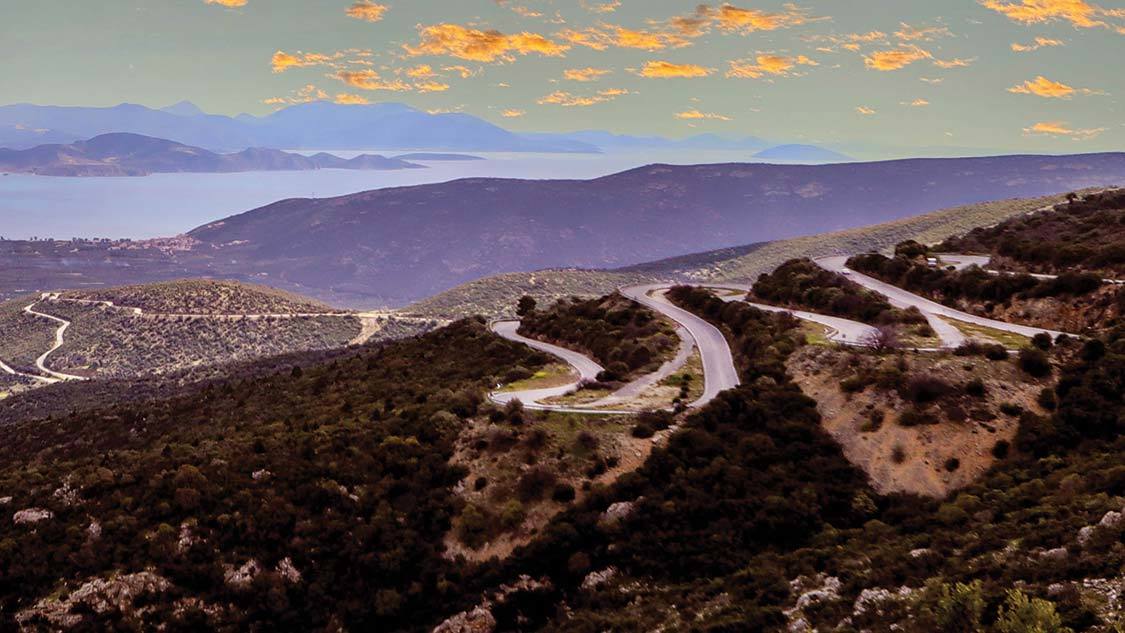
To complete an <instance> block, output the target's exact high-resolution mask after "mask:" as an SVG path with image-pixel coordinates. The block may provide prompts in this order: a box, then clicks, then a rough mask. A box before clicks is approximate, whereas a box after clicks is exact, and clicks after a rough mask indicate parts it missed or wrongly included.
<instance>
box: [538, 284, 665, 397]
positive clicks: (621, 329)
mask: <svg viewBox="0 0 1125 633" xmlns="http://www.w3.org/2000/svg"><path fill="white" fill-rule="evenodd" d="M527 305H528V307H529V309H528V310H526V311H524V310H521V312H522V314H521V324H520V329H519V332H520V334H522V335H524V336H528V337H531V338H536V339H539V340H543V341H548V342H551V343H556V344H558V345H561V346H563V347H567V348H570V349H575V350H579V351H582V352H584V353H586V354H588V355H589V356H591V357H592V358H594V359H595V360H597V361H598V363H599V364H600V365H601V366H602V367H605V368H606V370H607V374H608V375H607V376H606V377H605V378H606V380H611V381H612V380H626V379H628V378H630V377H632V376H635V375H638V374H642V373H644V372H645V370H649V369H655V367H656V366H659V365H660V363H662V362H664V361H665V360H667V359H668V358H670V357H671V355H672V354H674V353H675V350H676V347H677V346H678V345H679V338H678V337H677V336H676V332H675V329H674V328H673V327H672V325H670V324H669V323H668V322H667V321H665V320H663V319H661V318H659V317H658V316H657V315H656V313H654V312H653V311H652V310H649V309H648V308H645V307H644V306H641V305H639V304H637V303H636V302H634V301H630V300H629V299H626V298H625V297H622V296H621V295H619V294H612V295H607V296H605V297H602V298H600V299H593V300H588V301H583V300H580V299H569V300H565V299H564V300H562V301H559V302H558V303H556V304H555V305H553V306H551V307H550V308H547V309H545V310H537V309H535V304H534V302H532V303H530V304H527Z"/></svg>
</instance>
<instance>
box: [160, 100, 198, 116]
mask: <svg viewBox="0 0 1125 633" xmlns="http://www.w3.org/2000/svg"><path fill="white" fill-rule="evenodd" d="M160 111H161V112H167V113H168V114H175V115H176V116H200V115H204V114H207V113H206V112H204V111H203V110H202V109H200V107H199V106H197V105H195V104H194V103H192V102H190V101H186V100H185V101H181V102H179V103H176V104H173V105H170V106H167V107H164V108H160Z"/></svg>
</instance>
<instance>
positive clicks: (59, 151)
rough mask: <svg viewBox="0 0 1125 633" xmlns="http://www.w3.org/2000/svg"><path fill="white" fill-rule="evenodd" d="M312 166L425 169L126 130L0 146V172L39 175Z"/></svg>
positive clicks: (375, 158)
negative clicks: (228, 147) (234, 148)
mask: <svg viewBox="0 0 1125 633" xmlns="http://www.w3.org/2000/svg"><path fill="white" fill-rule="evenodd" d="M313 169H356V170H359V169H362V170H398V169H425V166H424V165H418V164H415V163H411V162H408V161H405V160H402V159H400V158H388V157H386V156H380V155H376V154H362V155H360V156H356V157H355V158H351V159H343V158H340V157H338V156H333V155H332V154H326V153H320V154H315V155H313V156H302V155H300V154H292V153H289V152H283V151H281V150H276V149H264V148H250V149H246V150H243V151H241V152H238V153H235V154H219V153H216V152H212V151H210V150H206V149H203V148H200V147H192V146H190V145H184V144H181V143H177V142H175V141H169V140H166V139H161V138H153V137H151V136H143V135H140V134H128V133H113V134H102V135H101V136H96V137H94V138H92V139H89V140H87V141H77V142H75V143H71V144H68V145H62V144H53V145H39V146H37V147H33V148H31V149H25V150H13V149H0V172H10V173H24V174H35V175H39V176H70V177H76V176H85V177H107V176H147V175H149V174H156V173H235V172H248V171H309V170H313Z"/></svg>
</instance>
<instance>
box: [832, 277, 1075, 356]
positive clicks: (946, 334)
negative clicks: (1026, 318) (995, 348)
mask: <svg viewBox="0 0 1125 633" xmlns="http://www.w3.org/2000/svg"><path fill="white" fill-rule="evenodd" d="M847 261H848V258H847V257H824V258H821V259H818V260H816V263H817V264H819V265H820V266H821V267H823V268H825V269H826V270H831V271H834V272H838V273H841V274H843V275H846V276H847V277H848V279H851V280H852V281H854V282H856V283H858V284H859V285H861V286H863V287H865V288H867V289H869V290H874V291H875V292H878V293H879V294H881V295H883V296H885V297H887V299H888V300H889V301H890V302H891V305H894V306H895V307H899V308H907V307H915V308H918V310H920V311H921V312H922V314H923V315H925V316H926V318H927V320H929V321H930V325H931V326H934V325H935V321H936V322H939V323H941V324H944V326H945V327H944V328H941V329H939V327H936V326H935V327H934V330H935V331H937V334H938V336H939V337H941V340H942V343H943V344H944V345H945V346H947V347H956V346H957V345H960V344H961V343H955V342H954V341H955V340H956V336H954V335H953V333H952V332H950V331H949V330H956V328H954V327H953V326H951V325H949V324H948V323H945V322H944V321H942V320H941V317H944V318H948V319H956V320H958V321H964V322H966V323H972V324H975V325H980V326H983V327H988V328H992V329H994V330H1001V331H1004V332H1012V333H1013V334H1019V335H1021V336H1028V337H1031V336H1035V335H1036V334H1040V333H1046V334H1048V335H1050V336H1051V338H1054V337H1056V336H1058V335H1060V334H1063V332H1058V331H1055V330H1046V329H1043V328H1037V327H1031V326H1029V325H1017V324H1015V323H1006V322H1004V321H996V320H994V319H986V318H984V317H979V316H976V315H973V314H969V313H968V312H962V311H960V310H955V309H953V308H950V307H948V306H944V305H942V304H940V303H938V302H936V301H931V300H929V299H926V298H925V297H920V296H918V295H916V294H914V293H911V292H907V291H906V290H903V289H902V288H899V287H898V286H893V285H891V284H889V283H886V282H884V281H879V280H878V279H875V278H873V277H868V276H867V275H864V274H862V273H858V272H856V271H854V270H851V269H850V268H848V267H847V265H846V264H847ZM931 317H933V318H931ZM957 336H959V337H960V338H961V342H964V338H965V336H964V335H963V334H961V333H960V331H957Z"/></svg>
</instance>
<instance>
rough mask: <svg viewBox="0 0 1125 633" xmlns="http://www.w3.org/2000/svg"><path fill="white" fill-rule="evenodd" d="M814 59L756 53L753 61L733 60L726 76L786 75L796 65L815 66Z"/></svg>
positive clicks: (746, 77) (755, 77)
mask: <svg viewBox="0 0 1125 633" xmlns="http://www.w3.org/2000/svg"><path fill="white" fill-rule="evenodd" d="M816 65H818V64H817V63H816V62H815V61H814V60H812V59H809V58H808V57H805V56H804V55H798V56H797V57H783V56H781V55H758V56H757V57H756V58H755V59H754V61H753V62H750V61H747V60H733V61H731V62H730V68H729V69H728V70H727V73H726V76H727V77H737V78H739V79H760V78H762V77H765V76H767V75H774V76H787V75H789V71H790V70H791V69H793V68H794V67H796V66H816Z"/></svg>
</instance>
